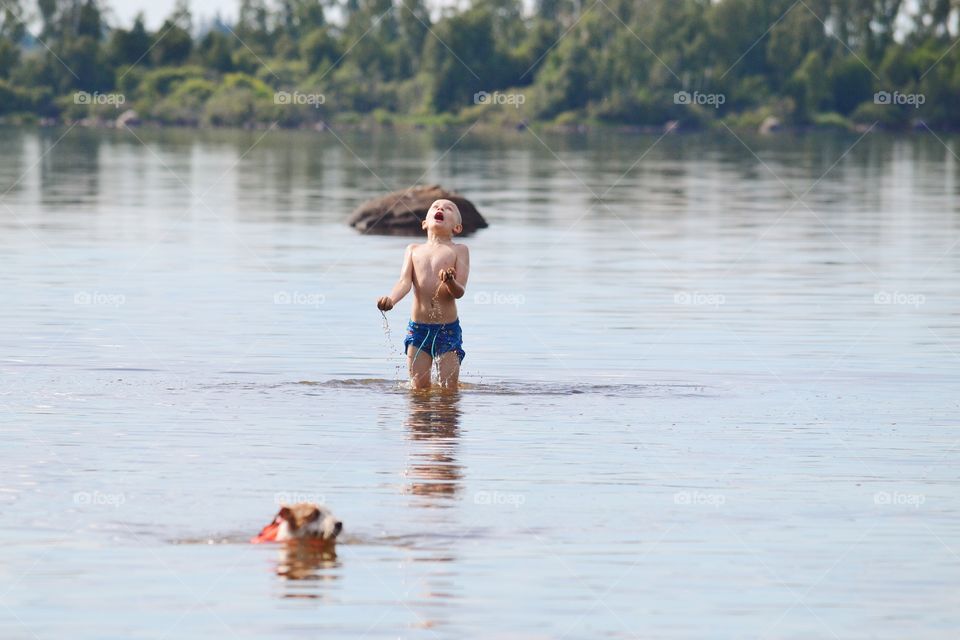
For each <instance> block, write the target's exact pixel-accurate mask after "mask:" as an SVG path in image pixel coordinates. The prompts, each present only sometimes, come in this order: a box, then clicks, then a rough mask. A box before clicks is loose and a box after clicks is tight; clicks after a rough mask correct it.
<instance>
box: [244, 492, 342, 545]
mask: <svg viewBox="0 0 960 640" xmlns="http://www.w3.org/2000/svg"><path fill="white" fill-rule="evenodd" d="M342 530H343V523H342V522H340V521H339V520H337V519H336V518H335V517H334V515H333V514H332V513H330V510H329V509H327V508H326V507H324V506H323V505H319V504H313V503H311V502H298V503H297V504H291V505H283V506H282V507H280V511H279V512H278V513H277V515H276V517H274V519H273V521H272V522H271V523H270V524H268V525H267V526H265V527H264V528H263V530H262V531H261V532H260V535H258V536H256V537H255V538H253V539H252V540H251V542H253V543H260V542H288V541H292V540H310V541H316V542H321V543H324V544H333V543H334V541H335V540H336V538H337V536H338V535H340V531H342Z"/></svg>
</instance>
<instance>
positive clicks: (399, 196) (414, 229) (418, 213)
mask: <svg viewBox="0 0 960 640" xmlns="http://www.w3.org/2000/svg"><path fill="white" fill-rule="evenodd" d="M440 198H446V199H447V200H450V201H451V202H453V203H455V204H456V205H457V207H458V208H459V209H460V217H461V218H462V219H463V233H462V234H461V235H468V234H471V233H473V232H474V231H476V230H477V229H485V228H486V227H487V221H486V220H484V219H483V216H481V215H480V212H479V211H477V208H476V207H475V206H473V203H472V202H470V201H469V200H467V199H466V198H464V197H463V196H462V195H460V194H459V193H456V192H454V191H447V190H446V189H444V188H443V187H441V186H440V185H437V184H434V185H430V186H416V187H410V188H409V189H404V190H402V191H394V192H393V193H388V194H387V195H385V196H381V197H379V198H373V199H371V200H367V201H366V202H364V203H363V204H361V205H360V206H359V207H357V208H356V209H355V210H354V211H353V213H351V214H350V217H349V218H348V219H347V224H349V225H350V226H351V227H353V228H354V229H356V230H358V231H360V232H362V233H371V234H378V235H395V236H419V235H422V234H423V229H422V228H421V227H420V223H421V222H422V221H423V219H424V218H425V217H426V215H427V209H429V208H430V205H431V204H433V201H434V200H438V199H440Z"/></svg>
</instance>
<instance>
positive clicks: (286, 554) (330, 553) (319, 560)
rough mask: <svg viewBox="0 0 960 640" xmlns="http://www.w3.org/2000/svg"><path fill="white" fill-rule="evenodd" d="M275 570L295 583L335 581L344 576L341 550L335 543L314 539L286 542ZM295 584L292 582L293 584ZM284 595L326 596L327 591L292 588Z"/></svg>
mask: <svg viewBox="0 0 960 640" xmlns="http://www.w3.org/2000/svg"><path fill="white" fill-rule="evenodd" d="M278 554H279V555H278V557H277V561H276V565H275V567H274V571H275V573H276V574H277V575H278V576H280V577H281V578H283V579H284V580H290V581H293V584H302V585H303V586H307V585H308V584H315V583H316V582H335V581H337V580H339V579H340V572H339V571H338V569H339V568H340V566H341V563H340V561H339V560H337V551H336V549H335V547H334V546H333V545H318V544H316V543H315V542H313V541H309V540H308V541H301V540H294V541H290V542H284V543H282V544H281V545H280V548H279V551H278ZM293 584H291V586H293ZM283 597H284V598H323V594H322V593H321V592H318V591H316V590H314V589H313V588H310V589H309V590H301V589H296V590H289V591H287V592H286V593H284V595H283Z"/></svg>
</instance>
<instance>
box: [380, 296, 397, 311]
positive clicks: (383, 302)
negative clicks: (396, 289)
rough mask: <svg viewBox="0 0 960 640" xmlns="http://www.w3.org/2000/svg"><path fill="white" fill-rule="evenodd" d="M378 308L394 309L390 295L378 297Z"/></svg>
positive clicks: (381, 309) (382, 309)
mask: <svg viewBox="0 0 960 640" xmlns="http://www.w3.org/2000/svg"><path fill="white" fill-rule="evenodd" d="M377 309H380V311H390V309H393V300H392V299H390V296H383V297H382V298H380V299H378V300H377Z"/></svg>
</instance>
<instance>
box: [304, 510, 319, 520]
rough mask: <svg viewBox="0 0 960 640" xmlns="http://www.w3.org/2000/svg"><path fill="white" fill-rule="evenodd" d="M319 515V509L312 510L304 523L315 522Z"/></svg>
mask: <svg viewBox="0 0 960 640" xmlns="http://www.w3.org/2000/svg"><path fill="white" fill-rule="evenodd" d="M321 515H322V514H321V512H320V509H317V508H314V509H313V511H311V512H310V515H308V516H307V519H306V521H305V522H316V521H317V520H319V519H320V516H321Z"/></svg>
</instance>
